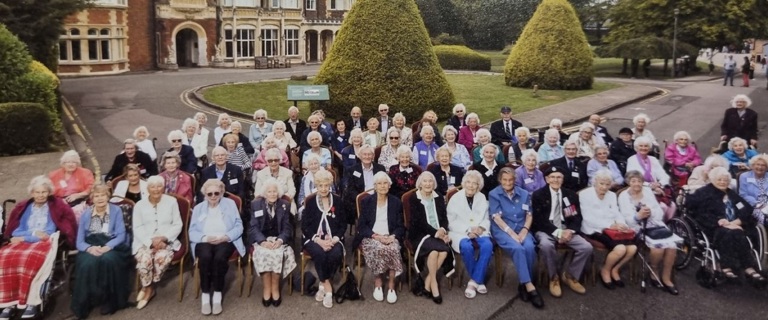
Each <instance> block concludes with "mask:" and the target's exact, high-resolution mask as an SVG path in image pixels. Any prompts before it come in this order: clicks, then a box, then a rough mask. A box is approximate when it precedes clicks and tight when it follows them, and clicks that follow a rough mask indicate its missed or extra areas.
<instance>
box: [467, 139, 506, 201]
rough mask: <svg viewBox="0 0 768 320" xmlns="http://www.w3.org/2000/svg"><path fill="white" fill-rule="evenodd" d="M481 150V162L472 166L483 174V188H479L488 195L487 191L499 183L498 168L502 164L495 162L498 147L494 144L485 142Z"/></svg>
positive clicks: (499, 168)
mask: <svg viewBox="0 0 768 320" xmlns="http://www.w3.org/2000/svg"><path fill="white" fill-rule="evenodd" d="M482 151H483V158H482V159H483V160H482V162H480V163H478V164H475V165H474V166H473V167H474V169H475V170H477V172H480V174H482V175H483V188H481V191H480V192H482V193H483V194H484V195H486V196H488V193H489V192H491V190H493V188H496V186H498V185H499V170H501V168H502V165H501V164H499V163H498V162H496V158H497V156H498V152H499V148H498V147H496V145H495V144H490V143H489V144H486V145H485V146H483V148H482Z"/></svg>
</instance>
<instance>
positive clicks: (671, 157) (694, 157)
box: [664, 143, 701, 177]
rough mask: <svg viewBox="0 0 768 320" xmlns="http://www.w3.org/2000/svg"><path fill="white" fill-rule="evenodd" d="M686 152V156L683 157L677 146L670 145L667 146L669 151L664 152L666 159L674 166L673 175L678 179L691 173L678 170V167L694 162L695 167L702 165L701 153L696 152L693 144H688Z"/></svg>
mask: <svg viewBox="0 0 768 320" xmlns="http://www.w3.org/2000/svg"><path fill="white" fill-rule="evenodd" d="M685 150H686V151H685V155H682V154H680V152H679V151H678V150H677V144H675V143H670V144H669V145H667V150H665V151H664V159H665V160H666V161H667V162H668V163H670V164H671V165H672V173H673V174H674V175H675V176H678V177H679V176H685V175H688V174H689V173H688V172H686V171H681V170H678V169H677V167H682V166H685V164H686V163H688V162H692V163H693V165H694V166H698V165H700V164H701V157H700V156H699V151H698V150H696V147H694V146H693V144H688V146H687V147H686V148H685Z"/></svg>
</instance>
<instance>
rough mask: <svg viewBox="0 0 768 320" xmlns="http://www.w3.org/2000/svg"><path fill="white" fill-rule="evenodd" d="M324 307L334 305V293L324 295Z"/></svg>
mask: <svg viewBox="0 0 768 320" xmlns="http://www.w3.org/2000/svg"><path fill="white" fill-rule="evenodd" d="M323 307H326V308H331V307H333V293H330V292H328V293H326V294H325V296H324V297H323Z"/></svg>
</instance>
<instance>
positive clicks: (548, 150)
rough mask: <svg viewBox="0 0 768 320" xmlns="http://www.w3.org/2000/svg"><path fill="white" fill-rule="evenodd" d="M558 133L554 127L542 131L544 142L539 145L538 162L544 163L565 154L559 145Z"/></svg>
mask: <svg viewBox="0 0 768 320" xmlns="http://www.w3.org/2000/svg"><path fill="white" fill-rule="evenodd" d="M559 138H560V135H559V133H558V132H557V130H556V129H548V130H547V131H545V132H544V144H542V145H541V146H540V147H539V151H538V153H539V163H546V162H549V161H552V160H555V159H558V158H562V157H563V156H565V150H563V146H562V145H560V140H558V139H559Z"/></svg>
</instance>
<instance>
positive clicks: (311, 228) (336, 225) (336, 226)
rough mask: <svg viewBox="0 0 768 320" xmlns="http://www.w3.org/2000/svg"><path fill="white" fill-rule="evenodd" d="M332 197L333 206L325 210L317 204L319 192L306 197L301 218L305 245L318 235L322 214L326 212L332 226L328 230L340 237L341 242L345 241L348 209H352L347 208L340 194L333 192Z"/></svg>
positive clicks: (334, 235) (329, 224)
mask: <svg viewBox="0 0 768 320" xmlns="http://www.w3.org/2000/svg"><path fill="white" fill-rule="evenodd" d="M330 197H331V208H329V209H328V210H327V211H325V212H323V211H320V208H319V207H318V205H317V201H318V199H317V194H313V195H310V196H309V197H307V198H306V199H304V213H302V218H301V237H302V243H303V244H304V245H306V244H307V243H308V242H310V241H312V240H313V239H314V237H315V235H317V230H318V228H319V227H320V222H321V221H322V219H323V217H322V215H324V214H325V215H326V218H327V221H328V226H329V228H330V230H327V231H330V233H331V235H332V236H333V237H338V238H339V242H341V243H344V233H345V231H346V230H347V222H346V210H351V208H350V209H347V208H345V206H344V205H342V203H341V198H339V196H337V195H335V194H333V193H331V194H330Z"/></svg>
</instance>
